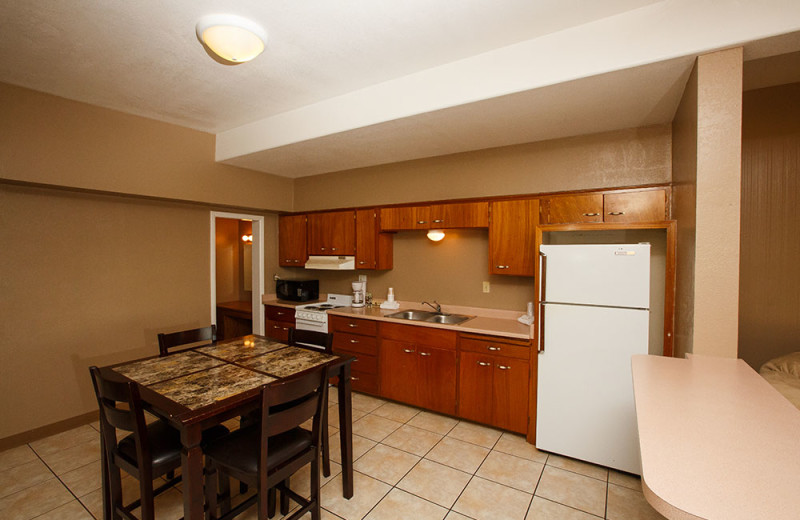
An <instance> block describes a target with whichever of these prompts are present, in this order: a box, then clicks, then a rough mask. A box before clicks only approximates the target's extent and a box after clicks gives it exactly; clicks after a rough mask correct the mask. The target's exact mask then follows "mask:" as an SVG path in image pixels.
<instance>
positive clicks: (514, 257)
mask: <svg viewBox="0 0 800 520" xmlns="http://www.w3.org/2000/svg"><path fill="white" fill-rule="evenodd" d="M538 223H539V201H538V200H535V199H528V200H503V201H495V202H492V219H491V222H490V225H489V272H490V273H491V274H507V275H515V276H533V274H534V268H535V263H534V250H533V246H534V231H535V229H536V225H537V224H538Z"/></svg>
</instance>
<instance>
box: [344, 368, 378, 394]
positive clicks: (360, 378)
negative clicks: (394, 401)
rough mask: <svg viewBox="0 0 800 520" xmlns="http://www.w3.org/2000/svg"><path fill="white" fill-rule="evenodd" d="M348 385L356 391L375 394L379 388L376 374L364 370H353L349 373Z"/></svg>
mask: <svg viewBox="0 0 800 520" xmlns="http://www.w3.org/2000/svg"><path fill="white" fill-rule="evenodd" d="M350 387H351V388H352V389H353V390H355V391H356V392H367V393H368V394H377V393H378V389H379V388H378V376H377V375H376V374H367V373H366V372H356V371H355V370H353V371H352V372H351V373H350Z"/></svg>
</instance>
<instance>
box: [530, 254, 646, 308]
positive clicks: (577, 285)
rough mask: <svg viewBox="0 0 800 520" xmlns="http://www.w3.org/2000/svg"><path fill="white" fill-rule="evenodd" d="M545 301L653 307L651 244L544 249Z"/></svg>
mask: <svg viewBox="0 0 800 520" xmlns="http://www.w3.org/2000/svg"><path fill="white" fill-rule="evenodd" d="M539 250H540V251H541V252H542V253H544V255H545V256H544V257H541V268H542V270H541V272H542V276H543V277H544V280H543V282H544V289H543V292H544V295H543V296H541V299H542V301H547V302H556V303H577V304H583V305H607V306H612V307H634V308H640V309H647V308H649V307H650V244H590V245H543V246H541V247H540V249H539Z"/></svg>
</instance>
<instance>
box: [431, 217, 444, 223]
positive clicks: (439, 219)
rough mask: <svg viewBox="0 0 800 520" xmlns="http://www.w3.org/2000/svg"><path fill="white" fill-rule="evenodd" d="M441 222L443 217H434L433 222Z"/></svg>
mask: <svg viewBox="0 0 800 520" xmlns="http://www.w3.org/2000/svg"><path fill="white" fill-rule="evenodd" d="M442 222H444V219H442V218H435V219H433V223H434V224H441V223H442Z"/></svg>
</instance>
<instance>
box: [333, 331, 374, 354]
mask: <svg viewBox="0 0 800 520" xmlns="http://www.w3.org/2000/svg"><path fill="white" fill-rule="evenodd" d="M333 350H344V351H347V352H358V353H360V354H370V355H373V356H374V355H376V354H377V353H378V340H377V339H375V338H374V337H371V336H359V335H357V334H349V333H347V332H334V334H333Z"/></svg>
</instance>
